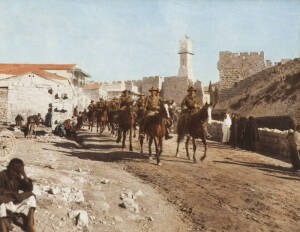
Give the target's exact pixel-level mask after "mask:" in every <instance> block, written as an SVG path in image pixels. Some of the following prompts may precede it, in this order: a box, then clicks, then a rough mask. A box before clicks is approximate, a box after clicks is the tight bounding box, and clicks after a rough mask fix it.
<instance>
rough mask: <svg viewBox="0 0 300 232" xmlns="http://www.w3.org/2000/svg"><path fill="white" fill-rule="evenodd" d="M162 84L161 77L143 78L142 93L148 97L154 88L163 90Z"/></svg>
mask: <svg viewBox="0 0 300 232" xmlns="http://www.w3.org/2000/svg"><path fill="white" fill-rule="evenodd" d="M162 82H163V79H162V78H161V77H159V76H150V77H143V80H142V91H141V93H143V94H145V95H148V94H149V89H151V88H152V87H155V88H158V89H161V88H162Z"/></svg>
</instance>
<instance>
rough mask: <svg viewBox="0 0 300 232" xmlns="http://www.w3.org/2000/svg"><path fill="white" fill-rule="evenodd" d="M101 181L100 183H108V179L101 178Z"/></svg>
mask: <svg viewBox="0 0 300 232" xmlns="http://www.w3.org/2000/svg"><path fill="white" fill-rule="evenodd" d="M101 183H102V184H108V183H109V179H105V178H103V179H102V180H101Z"/></svg>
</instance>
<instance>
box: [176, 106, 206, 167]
mask: <svg viewBox="0 0 300 232" xmlns="http://www.w3.org/2000/svg"><path fill="white" fill-rule="evenodd" d="M209 107H211V106H210V105H209V104H207V103H206V104H205V105H204V106H203V107H202V108H201V109H200V111H198V112H196V113H193V114H192V115H190V116H187V115H182V116H181V117H180V118H179V120H178V124H177V149H176V157H179V155H178V151H179V144H180V142H181V141H182V140H183V138H184V137H185V136H187V138H186V142H185V149H186V155H187V158H188V159H189V160H190V159H191V158H190V154H189V147H188V146H189V141H190V138H192V142H193V161H194V163H196V162H197V159H196V149H197V146H196V138H200V139H201V140H202V143H203V144H204V155H203V156H202V157H201V161H203V160H204V159H205V158H206V152H207V142H206V137H207V129H206V127H207V123H208V119H209V114H208V108H209Z"/></svg>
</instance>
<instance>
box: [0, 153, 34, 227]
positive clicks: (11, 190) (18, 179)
mask: <svg viewBox="0 0 300 232" xmlns="http://www.w3.org/2000/svg"><path fill="white" fill-rule="evenodd" d="M20 190H21V191H23V192H22V193H19V191H20ZM32 190H33V185H32V181H31V179H29V178H28V177H27V175H26V173H25V170H24V163H23V161H22V160H21V159H17V158H15V159H12V160H11V161H10V162H9V164H8V167H7V169H6V170H4V171H2V172H0V228H1V231H2V232H7V231H8V228H7V225H6V224H7V215H8V213H20V214H25V215H27V217H26V221H25V224H24V228H25V230H26V231H27V232H34V231H35V229H34V211H35V208H36V200H35V197H34V194H33V193H32Z"/></svg>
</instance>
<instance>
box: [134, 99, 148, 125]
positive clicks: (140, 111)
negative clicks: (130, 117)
mask: <svg viewBox="0 0 300 232" xmlns="http://www.w3.org/2000/svg"><path fill="white" fill-rule="evenodd" d="M145 104H146V99H145V95H144V94H141V95H139V99H138V100H137V101H136V107H137V121H138V124H140V123H141V121H142V120H143V118H144V114H145Z"/></svg>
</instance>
